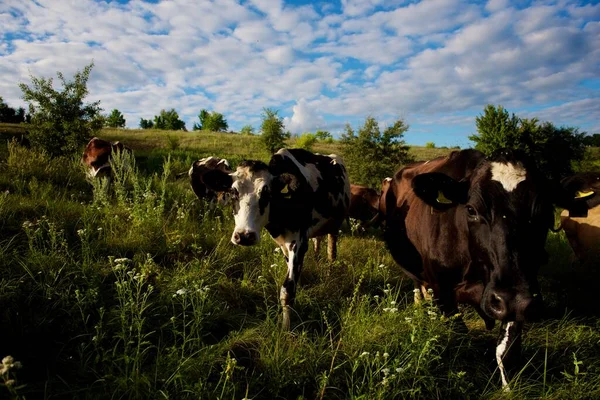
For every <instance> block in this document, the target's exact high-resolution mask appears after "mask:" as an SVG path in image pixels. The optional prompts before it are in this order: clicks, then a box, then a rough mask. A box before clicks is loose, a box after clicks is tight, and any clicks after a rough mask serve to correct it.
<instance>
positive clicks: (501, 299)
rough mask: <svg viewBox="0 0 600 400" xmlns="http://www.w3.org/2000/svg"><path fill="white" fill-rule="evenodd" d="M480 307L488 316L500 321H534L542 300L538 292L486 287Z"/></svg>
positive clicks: (538, 315) (539, 311) (540, 310)
mask: <svg viewBox="0 0 600 400" xmlns="http://www.w3.org/2000/svg"><path fill="white" fill-rule="evenodd" d="M482 308H483V311H484V312H485V313H486V314H487V315H488V316H489V317H491V318H494V319H497V320H500V321H534V320H537V319H539V317H540V315H541V312H542V308H543V301H542V295H541V294H540V293H530V292H515V291H511V290H504V289H496V288H488V289H487V290H486V292H485V293H484V297H483V304H482Z"/></svg>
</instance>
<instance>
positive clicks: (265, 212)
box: [204, 149, 350, 329]
mask: <svg viewBox="0 0 600 400" xmlns="http://www.w3.org/2000/svg"><path fill="white" fill-rule="evenodd" d="M204 183H205V184H206V186H208V187H209V188H210V189H212V190H215V191H217V192H224V191H227V192H229V193H230V195H231V202H232V205H233V214H234V220H235V228H234V230H233V234H232V235H231V242H232V243H233V244H236V245H242V246H251V245H254V244H256V243H258V242H259V240H260V232H261V230H262V228H263V227H264V228H266V229H267V231H268V232H269V234H270V235H271V237H272V238H273V240H275V242H276V243H277V244H278V245H279V246H280V247H281V249H282V251H283V254H284V256H285V258H286V260H287V264H288V272H287V275H286V277H285V281H284V282H283V285H282V287H281V293H280V300H281V304H282V306H283V327H284V329H289V326H290V308H291V307H292V306H293V305H294V300H295V298H296V286H297V285H298V279H299V277H300V273H301V270H302V265H303V261H304V255H305V254H306V251H307V249H308V242H309V238H316V237H319V236H323V235H328V240H329V245H328V258H329V259H330V260H333V259H334V258H335V256H336V241H337V235H338V232H339V229H340V226H341V225H342V222H343V221H344V219H345V218H346V215H347V212H348V207H349V205H350V182H349V180H348V174H347V173H346V168H345V167H344V164H343V163H342V161H341V160H340V158H338V157H337V156H335V155H329V156H324V155H318V154H313V153H311V152H308V151H306V150H302V149H289V150H288V149H281V150H279V151H278V152H277V153H275V154H274V155H273V157H272V158H271V161H270V162H269V165H267V164H265V163H263V162H261V161H243V162H242V163H240V165H238V167H237V169H236V171H235V172H233V173H231V174H228V173H225V172H223V171H219V170H213V171H209V172H207V173H206V174H205V175H204Z"/></svg>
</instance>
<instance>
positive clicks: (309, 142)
mask: <svg viewBox="0 0 600 400" xmlns="http://www.w3.org/2000/svg"><path fill="white" fill-rule="evenodd" d="M315 143H317V137H316V136H315V135H314V134H312V133H310V132H307V133H303V134H302V135H300V137H299V138H298V139H297V140H296V147H299V148H301V149H304V150H308V151H312V147H313V146H314V144H315Z"/></svg>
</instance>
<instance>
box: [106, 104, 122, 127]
mask: <svg viewBox="0 0 600 400" xmlns="http://www.w3.org/2000/svg"><path fill="white" fill-rule="evenodd" d="M105 124H106V126H107V127H109V128H124V127H125V118H124V117H123V114H121V111H119V110H117V109H116V108H115V109H114V110H112V112H111V113H110V115H108V116H107V117H106V120H105Z"/></svg>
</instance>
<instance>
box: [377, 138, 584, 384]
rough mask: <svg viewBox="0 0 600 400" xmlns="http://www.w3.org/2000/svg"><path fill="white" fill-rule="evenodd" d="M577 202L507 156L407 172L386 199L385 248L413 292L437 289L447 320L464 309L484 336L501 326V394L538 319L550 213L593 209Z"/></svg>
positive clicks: (472, 154)
mask: <svg viewBox="0 0 600 400" xmlns="http://www.w3.org/2000/svg"><path fill="white" fill-rule="evenodd" d="M572 197H574V193H568V192H567V191H566V190H564V189H563V188H562V187H561V186H560V185H553V184H551V183H550V182H548V181H547V180H546V179H545V178H544V177H543V176H541V175H540V174H539V173H538V172H537V171H536V169H535V168H534V167H532V166H531V165H530V163H528V161H527V160H526V159H525V157H524V156H523V155H522V154H521V153H518V152H512V151H510V150H502V151H498V152H496V153H495V154H494V155H492V156H491V157H489V158H486V157H485V156H484V155H483V154H482V153H480V152H478V151H476V150H463V151H455V152H452V153H451V154H450V155H449V156H447V157H442V158H438V159H435V160H432V161H429V162H426V163H423V162H422V163H417V164H413V165H410V166H407V167H405V168H402V169H401V170H399V171H398V172H397V173H396V174H395V175H394V178H393V181H392V182H391V185H390V188H389V190H388V192H387V194H386V196H385V202H386V208H387V210H386V211H387V212H386V224H387V226H386V231H385V240H386V243H387V246H388V248H389V250H390V252H391V254H392V256H393V257H394V259H395V260H396V262H397V263H398V264H399V265H400V266H401V267H402V269H403V270H404V272H405V273H406V274H407V275H408V276H409V277H410V278H412V280H413V281H414V284H415V291H416V292H423V291H425V290H426V289H428V288H431V289H432V290H433V294H434V297H435V300H436V303H437V304H438V306H439V307H440V309H441V311H442V312H443V313H444V314H446V315H454V314H455V313H457V312H458V304H459V303H466V304H470V305H472V306H473V307H474V308H475V309H476V310H477V312H478V313H479V315H480V316H481V317H482V318H483V319H484V320H485V323H486V326H487V327H488V329H491V328H492V327H493V326H494V321H495V320H499V321H501V323H502V335H501V337H500V340H499V342H498V345H497V348H496V359H497V362H498V365H499V369H500V372H501V378H502V384H503V386H504V387H507V385H508V375H507V372H506V368H505V367H506V366H507V364H510V363H511V360H510V359H513V361H514V356H516V355H517V354H519V353H520V350H519V348H520V340H521V339H520V338H521V330H522V326H523V323H524V321H525V320H529V319H534V318H536V317H537V316H539V314H540V313H541V306H542V296H541V294H540V291H539V285H538V281H537V272H538V269H539V267H540V266H541V265H542V264H543V263H545V260H547V254H546V252H545V250H544V244H545V242H546V236H547V233H548V230H549V229H550V228H551V227H552V226H553V222H554V204H559V205H561V206H562V207H564V208H568V209H572V210H579V211H584V210H587V208H588V205H587V204H583V203H582V202H580V201H576V200H574V199H573V198H572ZM509 350H510V351H509Z"/></svg>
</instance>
